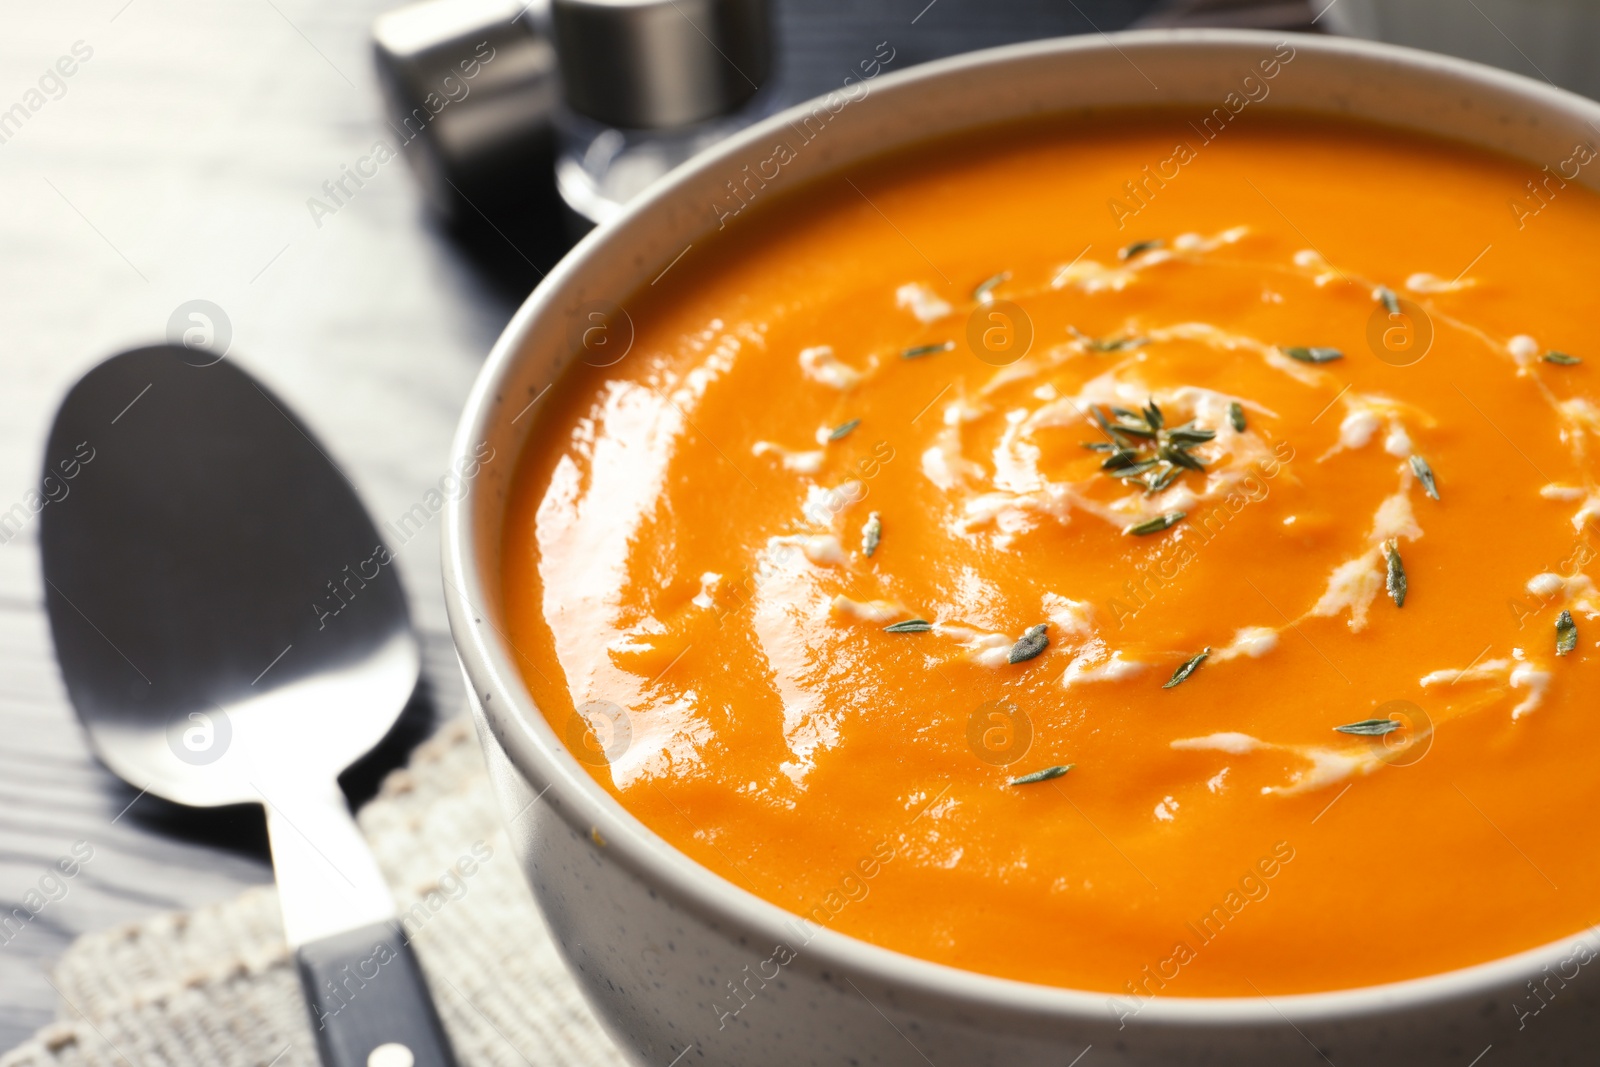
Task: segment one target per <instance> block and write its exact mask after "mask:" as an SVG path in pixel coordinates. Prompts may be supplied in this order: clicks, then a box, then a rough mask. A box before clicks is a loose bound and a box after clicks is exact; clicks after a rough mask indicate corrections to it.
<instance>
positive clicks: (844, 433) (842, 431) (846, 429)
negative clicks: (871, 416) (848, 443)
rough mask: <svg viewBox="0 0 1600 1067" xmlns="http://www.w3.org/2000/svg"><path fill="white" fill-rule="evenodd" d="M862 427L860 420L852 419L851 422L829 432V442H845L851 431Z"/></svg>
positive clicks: (843, 423)
mask: <svg viewBox="0 0 1600 1067" xmlns="http://www.w3.org/2000/svg"><path fill="white" fill-rule="evenodd" d="M860 425H861V420H860V419H851V420H850V421H849V422H841V423H840V424H839V425H837V426H835V427H834V428H833V429H832V430H830V431H829V432H828V440H830V441H843V440H844V439H845V438H846V437H849V436H850V431H852V430H854V429H855V428H856V427H857V426H860Z"/></svg>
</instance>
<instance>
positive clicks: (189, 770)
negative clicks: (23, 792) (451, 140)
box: [40, 346, 455, 1067]
mask: <svg viewBox="0 0 1600 1067" xmlns="http://www.w3.org/2000/svg"><path fill="white" fill-rule="evenodd" d="M45 477H46V479H47V481H46V483H45V484H46V486H47V487H50V486H56V487H57V488H56V489H55V491H53V492H51V493H50V496H51V498H52V499H51V501H50V503H49V504H48V506H46V507H45V508H44V513H43V515H42V516H41V517H40V542H41V550H42V555H43V561H44V578H45V582H46V602H47V604H48V607H49V612H50V628H51V631H52V632H53V634H54V636H55V645H56V654H57V657H58V658H59V660H60V663H61V673H62V676H63V678H64V679H65V681H66V686H67V690H68V692H69V693H70V694H71V696H72V703H73V705H74V706H75V707H76V708H77V711H78V717H79V719H80V720H82V722H83V725H84V727H85V728H86V730H87V731H88V734H89V740H90V743H91V745H92V746H93V748H94V751H95V753H96V755H98V756H99V757H100V759H101V760H102V761H104V763H105V764H106V766H108V767H110V768H111V769H112V770H113V771H115V772H116V773H117V774H118V775H120V776H121V777H122V778H123V779H125V780H126V781H127V782H129V783H130V784H131V785H133V786H134V787H135V788H138V789H145V790H148V791H149V792H151V793H154V794H155V795H157V796H160V797H164V798H166V799H168V800H171V801H175V802H177V803H180V804H191V805H199V806H211V805H218V804H237V803H243V802H255V803H260V804H263V805H265V807H266V814H267V831H268V836H269V839H270V841H271V844H272V859H273V866H274V867H275V868H276V871H277V878H278V892H279V896H280V898H281V900H282V904H283V925H284V932H285V934H286V935H287V937H288V941H289V945H290V946H291V947H292V948H294V949H295V950H296V955H297V959H298V963H299V971H300V978H301V983H302V985H303V986H304V989H305V993H306V1000H307V1004H308V1006H309V1008H310V1010H311V1017H312V1026H313V1029H314V1030H315V1031H316V1034H317V1042H318V1045H319V1047H320V1049H321V1053H322V1060H323V1062H324V1063H325V1064H328V1065H329V1067H410V1065H411V1064H420V1065H423V1067H452V1065H453V1064H454V1063H455V1060H454V1057H453V1056H452V1054H451V1051H450V1045H449V1043H448V1041H447V1039H446V1038H445V1035H444V1030H443V1028H442V1027H441V1026H440V1023H439V1016H438V1013H437V1011H436V1010H435V1009H434V1006H433V1003H432V1001H431V999H430V998H429V995H428V990H427V986H426V985H425V984H424V982H423V978H422V972H421V970H420V969H419V968H418V966H417V962H416V958H415V956H414V955H413V954H412V952H411V949H410V947H409V944H408V942H407V941H406V939H405V936H404V933H403V931H402V930H401V928H400V927H399V925H398V923H397V922H396V921H395V905H394V900H393V898H392V897H391V895H390V893H389V889H388V886H387V885H386V884H385V883H384V880H383V876H382V874H381V873H380V872H379V870H378V865H377V863H376V861H375V860H374V859H373V856H372V853H371V852H370V851H369V850H368V848H367V844H366V841H365V840H364V839H363V838H362V836H361V833H360V831H359V830H358V829H357V828H356V824H355V821H354V819H353V818H352V817H351V815H350V810H349V807H348V805H347V804H346V803H345V798H344V795H343V794H342V793H341V792H340V790H339V785H338V782H337V776H338V774H339V773H340V771H342V770H343V769H344V768H345V767H347V766H349V765H350V764H351V763H352V762H354V761H355V760H356V759H358V758H359V757H360V756H361V755H362V754H363V753H365V752H366V751H368V750H369V749H370V748H372V746H373V745H375V744H376V743H377V742H378V741H379V740H380V739H381V738H382V737H383V736H384V734H385V733H387V732H388V730H389V728H390V727H391V726H392V725H393V724H394V721H395V719H396V718H397V717H398V716H399V714H400V711H401V710H402V708H403V707H404V706H405V703H406V700H407V698H408V697H409V696H410V694H411V692H412V690H413V689H414V688H415V686H416V681H417V675H418V669H419V662H420V654H419V651H418V646H417V640H416V637H415V635H414V634H413V633H412V631H411V622H410V617H409V615H408V614H407V611H406V603H405V599H404V597H403V596H402V594H401V588H400V582H399V579H398V577H397V576H396V575H395V572H394V568H393V567H392V566H391V565H390V564H391V559H390V556H389V553H388V550H387V549H386V548H385V547H384V544H383V541H382V539H381V538H380V537H379V535H378V532H377V530H376V529H374V528H373V525H372V521H371V520H370V519H369V518H368V517H367V514H366V512H365V511H364V510H363V509H362V506H361V502H360V501H359V500H358V499H357V498H356V495H355V492H354V491H353V490H352V488H351V487H350V484H349V482H348V481H347V480H346V479H345V477H344V475H343V474H342V473H340V471H339V470H338V468H337V467H335V466H334V464H333V462H332V461H331V460H330V459H329V458H328V456H327V453H326V452H324V451H323V450H322V448H321V446H319V445H318V444H317V442H316V441H315V440H314V439H313V438H312V436H311V434H310V432H309V431H308V430H306V428H305V427H304V426H302V425H301V424H300V422H299V421H298V420H296V419H295V417H294V416H293V415H291V414H289V412H288V409H287V408H286V407H285V406H284V405H283V403H282V402H281V401H279V400H278V399H276V398H275V397H273V396H272V394H271V393H269V392H267V390H266V389H264V388H263V387H262V386H261V385H259V384H258V383H257V382H256V381H255V380H254V379H253V378H251V377H250V376H249V375H248V374H246V373H245V372H244V371H242V370H239V369H238V368H237V367H235V366H234V365H233V364H231V363H224V362H220V361H219V357H216V356H214V355H212V354H211V353H208V352H206V351H204V350H195V349H187V348H182V347H176V346H161V347H155V348H144V349H139V350H136V351H133V352H125V353H123V354H122V355H119V356H114V357H112V358H111V359H108V360H106V361H105V362H104V363H102V364H100V365H99V366H98V367H96V368H95V369H93V370H92V371H90V372H89V373H88V374H87V375H85V376H84V377H83V379H82V380H81V381H79V382H78V384H77V385H75V386H73V388H72V391H71V392H70V393H68V394H67V398H66V400H65V401H64V402H63V403H62V405H61V410H60V411H59V412H58V413H57V414H56V420H55V424H54V426H53V427H52V428H51V431H50V441H49V445H48V447H47V450H46V452H45ZM63 489H64V492H63Z"/></svg>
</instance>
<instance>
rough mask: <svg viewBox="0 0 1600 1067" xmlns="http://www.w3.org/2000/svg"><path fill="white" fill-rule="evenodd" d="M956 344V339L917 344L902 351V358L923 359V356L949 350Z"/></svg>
mask: <svg viewBox="0 0 1600 1067" xmlns="http://www.w3.org/2000/svg"><path fill="white" fill-rule="evenodd" d="M955 346H956V343H955V342H954V341H940V342H939V343H938V344H932V345H917V346H916V347H914V348H908V349H906V350H905V351H903V352H901V353H900V358H901V359H921V358H922V357H923V356H932V355H936V354H938V353H940V352H948V351H950V350H951V349H952V348H954V347H955Z"/></svg>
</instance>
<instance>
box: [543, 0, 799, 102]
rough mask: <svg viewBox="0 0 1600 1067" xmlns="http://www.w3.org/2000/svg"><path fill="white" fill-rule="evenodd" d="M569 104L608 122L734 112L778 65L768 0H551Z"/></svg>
mask: <svg viewBox="0 0 1600 1067" xmlns="http://www.w3.org/2000/svg"><path fill="white" fill-rule="evenodd" d="M550 21H551V32H552V35H553V37H554V39H555V45H556V55H557V58H558V60H559V62H560V65H561V79H562V84H563V87H564V88H565V91H566V96H567V103H568V104H569V105H570V106H571V107H572V109H573V110H574V111H577V112H579V113H581V114H584V115H587V116H589V117H590V118H592V119H596V120H598V121H600V122H603V123H605V124H607V125H609V126H619V127H623V128H629V129H663V128H669V127H675V126H688V125H691V124H693V123H697V122H702V121H704V120H706V119H709V118H714V117H716V116H717V115H723V114H726V113H727V112H730V111H733V110H734V109H736V108H737V107H739V106H740V105H741V104H743V103H744V102H745V101H746V100H748V99H750V97H751V96H753V95H755V92H756V90H757V89H759V88H760V87H761V83H762V82H763V81H765V80H766V77H767V72H768V70H769V69H770V67H771V65H772V48H771V43H770V40H769V35H768V19H767V2H766V0H551V4H550Z"/></svg>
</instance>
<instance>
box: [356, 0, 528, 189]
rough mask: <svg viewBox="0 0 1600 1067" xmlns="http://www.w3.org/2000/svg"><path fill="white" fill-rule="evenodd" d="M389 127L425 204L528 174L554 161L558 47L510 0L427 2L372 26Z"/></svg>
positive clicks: (377, 21)
mask: <svg viewBox="0 0 1600 1067" xmlns="http://www.w3.org/2000/svg"><path fill="white" fill-rule="evenodd" d="M372 38H373V47H374V52H375V54H376V59H377V66H378V74H379V82H380V84H381V86H382V88H383V95H384V99H385V103H386V105H387V108H388V112H389V116H388V117H389V126H390V129H391V130H392V132H393V134H394V136H395V137H396V139H397V140H398V141H399V144H400V146H401V147H403V148H406V149H408V151H406V152H405V156H406V158H407V160H409V161H410V162H411V163H412V165H413V166H414V168H415V169H416V172H417V176H418V178H419V179H420V180H421V183H422V186H423V189H424V191H425V193H426V194H427V197H428V200H429V201H430V202H431V203H432V204H433V205H434V207H435V208H436V209H437V210H438V211H440V212H441V213H443V214H445V215H446V216H447V217H448V216H450V215H452V214H454V213H455V211H456V210H457V209H458V205H457V204H456V201H457V200H459V199H460V197H461V196H463V195H465V196H469V197H474V198H475V197H477V196H478V195H481V194H482V192H483V190H484V189H485V188H487V187H488V186H490V185H493V184H494V183H496V182H505V181H508V180H527V179H528V178H529V177H530V176H531V175H535V174H538V173H541V172H544V171H547V170H548V168H549V164H550V161H551V159H553V157H554V138H555V134H554V129H553V127H552V124H551V121H552V116H553V114H554V111H555V108H556V106H557V102H558V100H559V89H558V78H557V74H556V62H555V51H554V49H553V48H552V47H551V45H550V42H549V41H547V40H545V39H544V38H543V37H541V36H539V35H538V34H537V33H536V32H535V30H534V29H533V27H532V26H531V25H530V24H529V21H528V18H527V13H526V9H525V8H524V7H522V6H521V5H519V4H518V3H516V2H514V0H424V2H422V3H414V4H410V5H408V6H406V7H403V8H400V9H398V10H396V11H391V12H388V13H387V14H384V15H381V16H379V18H378V19H377V20H376V21H375V22H374V23H373V26H372Z"/></svg>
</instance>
